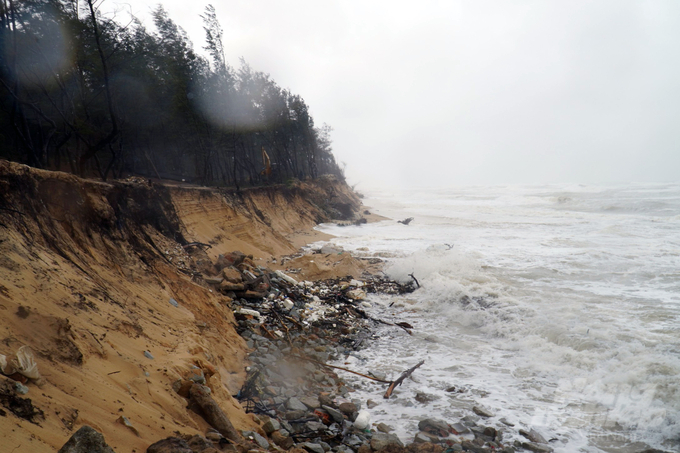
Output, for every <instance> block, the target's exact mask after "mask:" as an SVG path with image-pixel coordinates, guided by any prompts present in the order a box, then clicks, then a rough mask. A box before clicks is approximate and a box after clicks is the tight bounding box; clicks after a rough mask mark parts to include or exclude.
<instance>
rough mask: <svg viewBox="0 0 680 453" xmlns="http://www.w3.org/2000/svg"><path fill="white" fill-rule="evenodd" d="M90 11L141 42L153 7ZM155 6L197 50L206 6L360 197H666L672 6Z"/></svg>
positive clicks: (678, 169) (679, 145)
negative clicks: (592, 191) (328, 129)
mask: <svg viewBox="0 0 680 453" xmlns="http://www.w3.org/2000/svg"><path fill="white" fill-rule="evenodd" d="M105 3H108V5H107V7H113V6H114V5H118V7H120V8H124V9H127V10H130V9H131V10H132V11H133V12H134V13H135V14H136V15H138V16H139V17H140V18H142V19H143V20H144V23H145V24H146V25H147V26H148V28H149V29H150V30H151V29H153V23H152V21H151V19H150V16H149V15H148V12H149V11H150V10H151V9H152V8H153V7H154V5H155V4H157V3H159V2H157V1H153V0H134V1H130V2H128V3H126V2H124V1H120V0H105ZM160 3H162V4H163V5H164V7H165V9H166V10H167V11H168V13H169V15H170V17H171V18H172V19H173V20H174V21H175V22H176V23H177V24H179V25H180V26H182V27H183V28H184V29H185V30H186V31H187V32H188V34H189V36H190V38H191V39H192V41H193V43H194V47H195V48H196V49H197V50H199V49H201V48H202V47H203V45H204V32H203V29H202V23H201V19H200V17H199V15H200V14H201V13H202V12H203V10H204V8H205V6H206V5H207V4H208V3H212V4H213V5H214V6H215V8H216V10H217V13H218V16H219V19H220V21H221V24H222V27H223V28H224V31H225V35H224V45H225V48H226V50H227V59H228V61H229V62H230V64H231V65H232V66H238V61H239V58H240V57H244V58H245V59H246V61H248V63H250V65H251V66H252V67H253V68H255V69H256V70H260V71H263V72H267V73H269V74H271V76H272V78H273V79H274V80H275V81H276V82H277V83H278V84H279V85H280V86H282V87H284V88H289V89H290V90H292V91H293V92H294V93H297V94H300V95H301V96H302V97H303V98H304V99H305V100H306V101H307V103H308V104H309V105H310V108H311V111H312V114H313V116H314V118H315V120H316V122H317V124H318V125H321V124H322V123H328V124H330V125H331V126H332V127H333V128H334V132H333V141H334V152H335V155H336V157H337V158H338V160H339V161H342V162H345V163H346V164H347V175H348V179H349V181H350V182H351V183H358V184H359V187H362V186H365V187H370V186H374V185H387V184H390V185H398V186H408V185H438V186H444V185H457V184H476V183H479V184H489V183H544V182H586V183H587V182H591V183H597V182H629V181H680V2H678V1H677V0H669V1H664V0H650V1H643V0H640V1H627V0H598V1H588V0H560V1H545V0H541V1H524V0H521V1H506V0H498V1H496V0H488V1H485V0H469V1H467V0H466V1H444V0H440V1H437V0H420V1H418V2H415V1H408V2H407V1H398V0H373V1H371V0H324V1H320V0H285V1H284V0H281V1H274V0H231V1H224V0H213V1H204V0H194V1H191V2H187V1H186V0H165V1H161V2H160ZM121 14H122V13H121ZM121 17H122V16H121Z"/></svg>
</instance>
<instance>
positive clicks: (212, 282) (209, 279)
mask: <svg viewBox="0 0 680 453" xmlns="http://www.w3.org/2000/svg"><path fill="white" fill-rule="evenodd" d="M203 280H205V282H206V283H207V284H208V285H219V284H220V283H222V281H224V278H222V277H203Z"/></svg>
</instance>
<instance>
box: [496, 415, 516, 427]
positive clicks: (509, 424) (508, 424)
mask: <svg viewBox="0 0 680 453" xmlns="http://www.w3.org/2000/svg"><path fill="white" fill-rule="evenodd" d="M499 422H501V423H503V424H504V425H505V426H510V427H512V426H515V424H514V423H511V422H509V421H508V420H507V419H506V418H505V417H503V418H501V419H500V420H499Z"/></svg>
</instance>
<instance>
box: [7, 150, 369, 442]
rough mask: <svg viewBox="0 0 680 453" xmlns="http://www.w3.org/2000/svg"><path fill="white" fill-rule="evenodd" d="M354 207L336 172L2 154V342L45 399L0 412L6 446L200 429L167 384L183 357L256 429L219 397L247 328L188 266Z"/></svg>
mask: <svg viewBox="0 0 680 453" xmlns="http://www.w3.org/2000/svg"><path fill="white" fill-rule="evenodd" d="M356 207H358V200H357V199H356V197H355V196H354V195H353V194H352V193H351V191H350V190H349V189H348V188H347V187H346V186H345V185H343V184H341V183H338V182H337V181H334V180H321V181H318V182H317V183H298V184H296V185H294V186H292V187H270V188H261V189H252V190H247V191H242V192H240V193H235V192H220V191H217V190H212V189H206V188H198V187H181V186H164V185H160V184H156V183H149V182H148V181H145V180H140V181H138V182H134V181H132V182H115V183H102V182H97V181H86V180H82V179H79V178H76V177H75V176H72V175H67V174H64V173H55V172H46V171H40V170H35V169H31V168H29V167H26V166H23V165H18V164H14V163H9V162H6V161H0V354H5V355H7V356H8V357H10V358H11V357H12V355H13V354H14V353H15V352H16V351H17V350H18V348H19V347H20V346H22V345H29V346H30V348H31V349H32V351H33V352H34V354H35V356H36V360H37V363H38V368H39V371H40V373H41V375H42V379H41V380H40V381H39V382H38V383H36V382H34V381H30V382H28V383H27V386H28V388H29V393H28V394H27V395H25V397H27V398H30V399H31V400H32V403H33V404H34V405H35V406H36V407H37V408H39V409H40V410H42V411H43V413H44V417H41V416H36V417H35V418H34V423H32V422H30V421H27V420H25V419H22V418H20V417H17V416H16V415H14V414H13V413H12V412H10V411H8V410H5V411H4V412H5V414H4V416H3V415H2V413H1V412H0V438H1V439H2V440H1V442H2V444H3V445H4V447H7V451H12V449H14V448H16V447H19V448H17V450H16V451H33V452H52V451H56V450H57V449H58V448H59V447H61V445H63V443H64V442H65V441H66V440H67V439H68V438H69V437H70V436H71V434H72V433H73V432H74V431H75V430H77V429H78V428H79V427H80V426H82V425H83V424H88V425H90V426H92V427H94V428H95V429H97V430H98V431H100V432H102V433H103V434H104V436H105V438H106V441H107V442H108V443H109V445H111V446H113V447H114V448H116V449H117V450H118V451H137V452H143V451H146V447H147V446H148V445H150V444H151V443H153V442H155V441H157V440H159V439H161V438H164V437H168V436H170V435H172V433H173V432H175V431H179V432H182V433H195V432H200V433H204V432H205V430H206V429H207V425H206V423H205V422H204V421H203V419H202V418H201V417H200V416H198V415H196V414H195V413H193V412H191V411H189V410H187V409H186V406H187V401H186V400H185V399H184V398H182V397H181V396H179V395H178V394H177V393H176V392H175V391H174V390H173V388H172V386H173V383H174V382H175V381H177V380H178V379H179V378H181V377H183V376H185V375H186V374H187V373H189V372H191V367H197V368H198V369H201V371H202V372H203V373H204V374H205V375H206V376H207V382H208V385H209V386H210V387H211V388H212V390H213V396H214V397H215V399H216V400H217V401H218V403H219V404H220V405H221V406H222V408H223V409H224V410H225V411H226V412H227V413H228V416H229V417H230V418H231V420H232V422H233V423H234V425H235V426H236V427H237V428H239V429H243V428H247V427H252V423H253V422H252V420H251V419H250V417H249V416H248V415H246V414H245V413H244V411H243V410H242V409H241V407H240V406H239V404H238V402H237V401H235V400H234V399H233V398H232V397H231V395H232V394H235V393H236V392H237V391H238V389H239V388H240V385H241V382H242V378H243V374H242V370H243V366H244V359H245V356H246V350H245V346H244V342H243V340H242V339H241V337H239V336H238V335H237V334H236V332H235V330H234V318H233V314H232V312H231V309H230V308H229V300H228V299H227V298H225V297H223V296H221V295H219V294H217V293H216V292H214V291H211V290H210V289H209V287H208V286H207V285H205V284H204V283H203V282H202V279H201V276H200V274H199V273H198V272H199V271H201V270H203V271H204V272H205V270H207V269H209V268H210V265H211V263H212V262H214V261H215V259H216V258H217V256H218V255H219V254H221V253H226V252H230V251H233V250H241V251H243V252H245V253H247V254H252V255H254V257H255V262H257V260H258V259H261V260H262V262H263V263H264V261H265V260H268V259H270V258H271V257H272V256H278V255H281V254H287V253H291V252H293V251H294V250H295V246H294V245H293V242H292V239H293V237H294V236H295V235H296V233H299V232H300V231H304V230H309V229H310V228H311V227H312V226H313V225H315V224H316V223H317V222H318V221H320V220H325V219H328V218H329V215H332V214H334V215H335V216H338V215H341V214H343V213H344V214H346V215H350V214H351V212H352V209H356ZM343 211H344V212H343ZM193 242H200V243H203V244H207V245H210V246H211V247H210V248H205V247H201V246H199V247H194V246H188V247H185V246H186V245H187V244H190V243H193ZM203 249H205V251H202V250H203ZM2 379H5V378H2ZM38 384H39V385H38ZM121 417H125V418H126V419H127V420H128V421H129V424H131V425H132V428H131V427H129V426H126V425H125V424H124V423H122V421H123V420H124V419H123V418H121ZM4 447H3V448H4Z"/></svg>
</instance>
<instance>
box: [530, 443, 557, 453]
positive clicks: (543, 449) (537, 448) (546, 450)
mask: <svg viewBox="0 0 680 453" xmlns="http://www.w3.org/2000/svg"><path fill="white" fill-rule="evenodd" d="M522 448H525V449H527V450H531V451H533V452H535V453H551V452H552V451H553V449H552V448H551V447H549V446H548V445H543V444H537V443H534V442H522Z"/></svg>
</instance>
